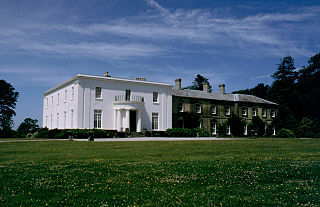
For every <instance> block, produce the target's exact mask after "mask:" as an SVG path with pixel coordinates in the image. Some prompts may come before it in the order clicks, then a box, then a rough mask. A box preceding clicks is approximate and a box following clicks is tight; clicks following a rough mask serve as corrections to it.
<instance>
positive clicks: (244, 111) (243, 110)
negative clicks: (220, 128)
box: [242, 107, 247, 116]
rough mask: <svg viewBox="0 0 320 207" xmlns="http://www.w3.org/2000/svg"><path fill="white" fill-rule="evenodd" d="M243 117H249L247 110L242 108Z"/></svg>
mask: <svg viewBox="0 0 320 207" xmlns="http://www.w3.org/2000/svg"><path fill="white" fill-rule="evenodd" d="M242 116H247V108H246V107H242Z"/></svg>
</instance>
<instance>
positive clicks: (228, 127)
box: [226, 125, 231, 135]
mask: <svg viewBox="0 0 320 207" xmlns="http://www.w3.org/2000/svg"><path fill="white" fill-rule="evenodd" d="M226 134H227V135H231V127H230V125H227V129H226Z"/></svg>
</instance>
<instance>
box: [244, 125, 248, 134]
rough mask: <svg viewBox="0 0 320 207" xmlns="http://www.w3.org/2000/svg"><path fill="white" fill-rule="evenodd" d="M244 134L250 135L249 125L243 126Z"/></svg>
mask: <svg viewBox="0 0 320 207" xmlns="http://www.w3.org/2000/svg"><path fill="white" fill-rule="evenodd" d="M243 135H245V136H247V135H248V125H247V124H245V125H244V127H243Z"/></svg>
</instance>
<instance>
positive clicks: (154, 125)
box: [151, 112, 159, 131]
mask: <svg viewBox="0 0 320 207" xmlns="http://www.w3.org/2000/svg"><path fill="white" fill-rule="evenodd" d="M151 122H152V123H151V125H152V130H153V131H157V130H159V113H157V112H153V113H152V118H151Z"/></svg>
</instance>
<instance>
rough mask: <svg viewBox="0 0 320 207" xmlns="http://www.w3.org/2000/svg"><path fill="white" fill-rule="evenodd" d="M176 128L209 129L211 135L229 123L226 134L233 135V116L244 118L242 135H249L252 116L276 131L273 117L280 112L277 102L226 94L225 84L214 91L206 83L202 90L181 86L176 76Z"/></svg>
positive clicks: (174, 89)
mask: <svg viewBox="0 0 320 207" xmlns="http://www.w3.org/2000/svg"><path fill="white" fill-rule="evenodd" d="M172 97H173V103H172V117H173V121H172V123H173V128H195V127H200V128H204V129H206V130H207V131H208V132H210V133H211V134H212V135H216V134H217V132H218V126H219V125H222V124H226V132H225V134H226V135H231V131H232V130H231V128H230V125H228V123H227V122H228V119H229V118H230V117H231V115H236V116H238V117H241V119H242V120H243V121H244V127H243V135H248V134H249V132H248V125H249V124H250V123H251V122H252V120H253V117H260V118H261V120H262V121H263V122H264V123H265V130H266V128H267V126H268V125H269V126H271V127H272V131H273V132H272V133H273V134H275V126H274V125H273V124H274V122H273V121H274V119H275V118H276V114H277V104H276V103H273V102H270V101H267V100H264V99H261V98H258V97H256V96H252V95H244V94H226V93H225V85H224V84H222V85H219V92H211V91H210V90H209V85H208V84H205V85H204V86H203V91H199V90H189V89H181V79H177V80H176V82H175V87H174V88H173V90H172Z"/></svg>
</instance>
